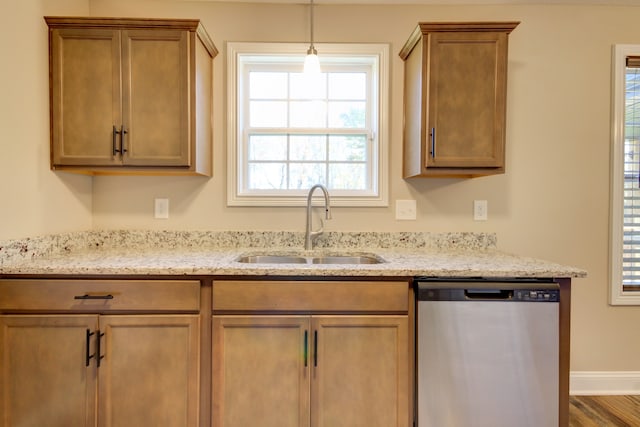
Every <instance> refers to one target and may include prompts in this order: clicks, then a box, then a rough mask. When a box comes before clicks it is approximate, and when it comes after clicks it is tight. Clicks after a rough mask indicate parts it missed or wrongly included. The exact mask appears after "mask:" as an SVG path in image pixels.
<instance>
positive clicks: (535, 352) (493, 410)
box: [416, 278, 560, 427]
mask: <svg viewBox="0 0 640 427" xmlns="http://www.w3.org/2000/svg"><path fill="white" fill-rule="evenodd" d="M416 285H417V311H416V319H417V325H416V335H417V336H416V339H417V345H416V347H417V348H416V365H417V366H416V370H417V390H416V392H417V405H416V407H417V418H418V427H525V426H529V427H557V426H558V422H559V421H558V417H559V415H558V408H559V401H558V398H559V396H558V389H559V354H558V352H559V301H560V291H559V286H558V285H557V284H556V283H553V282H552V281H547V280H536V279H526V280H516V279H513V280H505V279H502V280H493V279H466V280H442V279H431V278H422V279H419V280H417V281H416Z"/></svg>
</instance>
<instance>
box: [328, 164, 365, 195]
mask: <svg viewBox="0 0 640 427" xmlns="http://www.w3.org/2000/svg"><path fill="white" fill-rule="evenodd" d="M366 173H367V169H366V167H365V165H364V164H363V163H338V164H330V165H329V188H331V189H337V190H364V189H366V188H367V185H366V184H367V179H366V176H367V175H366Z"/></svg>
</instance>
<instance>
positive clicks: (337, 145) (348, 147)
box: [329, 135, 367, 162]
mask: <svg viewBox="0 0 640 427" xmlns="http://www.w3.org/2000/svg"><path fill="white" fill-rule="evenodd" d="M329 160H333V161H361V162H363V161H366V160H367V136H366V135H344V136H340V135H337V136H330V137H329Z"/></svg>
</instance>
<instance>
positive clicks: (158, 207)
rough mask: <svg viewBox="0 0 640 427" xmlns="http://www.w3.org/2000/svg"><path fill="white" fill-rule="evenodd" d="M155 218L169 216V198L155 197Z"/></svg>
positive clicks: (166, 217)
mask: <svg viewBox="0 0 640 427" xmlns="http://www.w3.org/2000/svg"><path fill="white" fill-rule="evenodd" d="M154 218H156V219H168V218H169V199H155V208H154Z"/></svg>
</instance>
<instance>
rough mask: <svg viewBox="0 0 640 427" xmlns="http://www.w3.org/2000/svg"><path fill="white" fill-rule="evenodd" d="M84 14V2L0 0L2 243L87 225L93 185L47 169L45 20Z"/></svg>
mask: <svg viewBox="0 0 640 427" xmlns="http://www.w3.org/2000/svg"><path fill="white" fill-rule="evenodd" d="M87 13H89V2H88V0H56V1H55V2H53V1H49V0H21V1H3V2H0V17H1V18H0V20H1V22H2V30H1V31H2V37H0V56H1V57H2V66H1V67H0V76H1V78H0V85H1V88H0V93H1V95H0V126H1V130H0V180H1V182H2V184H0V200H2V204H1V205H0V206H1V207H0V240H3V239H11V238H21V237H27V236H34V235H42V234H51V233H59V232H65V231H71V230H86V229H90V228H91V227H92V216H91V199H92V196H91V192H92V181H91V178H88V177H86V176H68V175H60V174H55V173H53V172H51V171H50V170H49V145H48V144H49V77H48V76H49V74H48V70H49V68H48V53H47V49H48V48H47V25H46V24H45V22H44V19H42V17H43V16H44V15H54V14H59V15H67V14H70V15H83V14H87Z"/></svg>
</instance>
